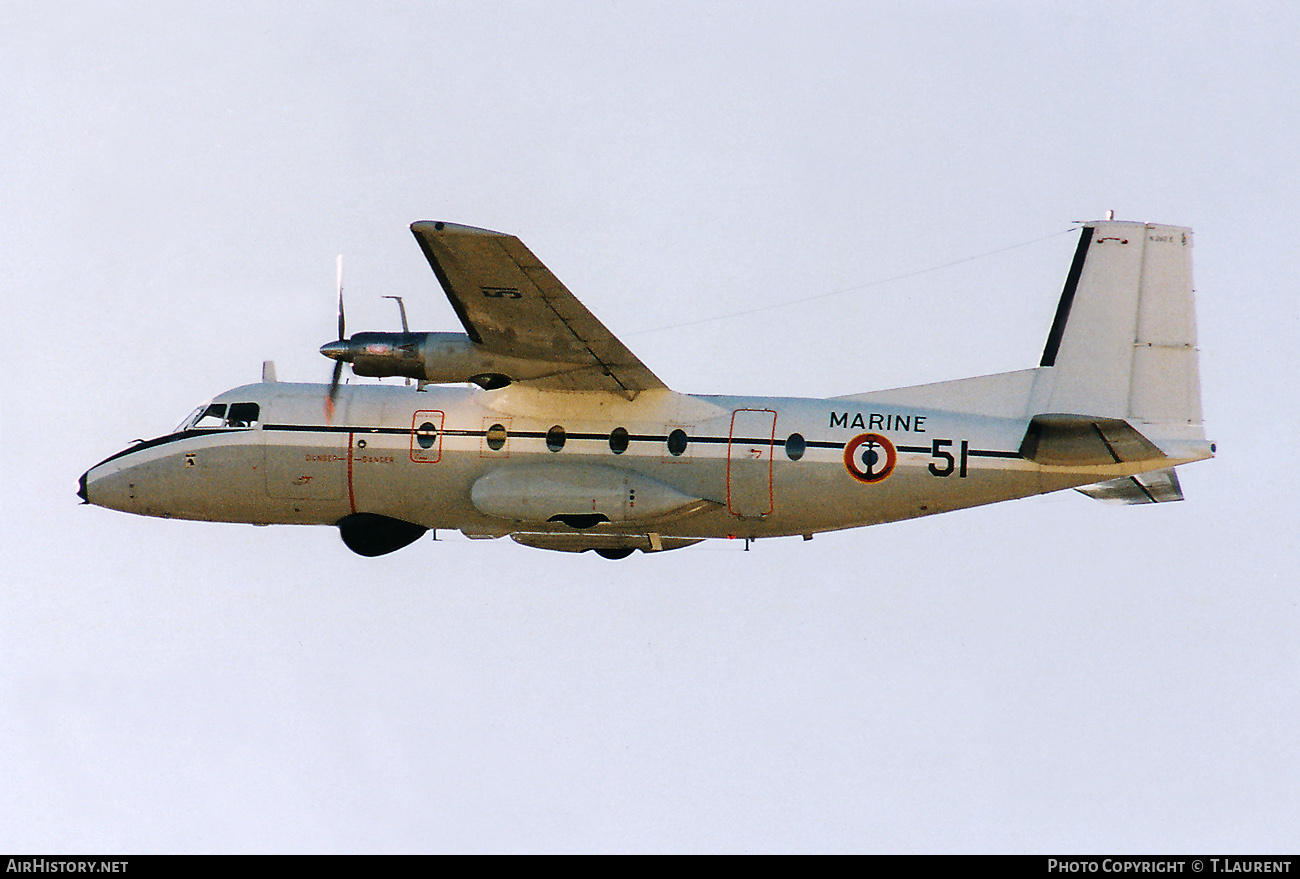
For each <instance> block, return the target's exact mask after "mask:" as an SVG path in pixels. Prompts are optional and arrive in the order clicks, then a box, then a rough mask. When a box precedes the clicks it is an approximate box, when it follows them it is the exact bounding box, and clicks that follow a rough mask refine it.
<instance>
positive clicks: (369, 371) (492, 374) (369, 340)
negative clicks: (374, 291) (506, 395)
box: [320, 333, 580, 390]
mask: <svg viewBox="0 0 1300 879" xmlns="http://www.w3.org/2000/svg"><path fill="white" fill-rule="evenodd" d="M320 353H322V354H324V355H325V356H326V357H329V358H331V359H333V360H341V361H343V362H345V363H351V364H352V371H353V372H354V373H356V374H357V375H364V376H370V377H373V378H382V377H384V376H390V375H393V376H397V375H400V376H405V377H406V378H414V379H419V380H421V381H426V382H430V383H432V384H453V383H457V382H473V383H474V384H477V385H479V386H480V387H484V388H487V389H488V390H491V389H493V388H501V387H505V386H506V385H508V384H510V383H511V382H515V381H523V380H524V379H530V378H541V377H542V376H545V375H551V374H553V373H555V372H557V371H563V369H564V367H563V366H562V365H560V366H557V364H555V363H554V362H551V361H540V360H528V359H526V358H522V357H509V356H506V355H501V354H493V353H491V352H490V351H487V350H485V349H484V348H483V346H481V345H478V344H475V343H474V341H473V340H471V339H470V337H469V336H467V335H465V334H464V333H357V334H356V335H354V336H353V337H352V338H350V339H340V340H338V341H336V342H330V343H328V344H326V345H322V346H321V349H320ZM579 366H580V365H579V364H574V368H575V369H576V368H579Z"/></svg>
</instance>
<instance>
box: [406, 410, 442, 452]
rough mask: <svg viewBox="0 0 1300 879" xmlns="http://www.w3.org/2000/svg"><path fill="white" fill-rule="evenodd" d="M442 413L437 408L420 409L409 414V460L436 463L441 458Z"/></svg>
mask: <svg viewBox="0 0 1300 879" xmlns="http://www.w3.org/2000/svg"><path fill="white" fill-rule="evenodd" d="M442 420H443V413H442V412H441V411H439V410H437V409H420V410H418V411H417V412H416V413H415V415H413V416H411V460H412V461H414V462H415V463H417V464H437V463H438V462H439V461H440V460H442Z"/></svg>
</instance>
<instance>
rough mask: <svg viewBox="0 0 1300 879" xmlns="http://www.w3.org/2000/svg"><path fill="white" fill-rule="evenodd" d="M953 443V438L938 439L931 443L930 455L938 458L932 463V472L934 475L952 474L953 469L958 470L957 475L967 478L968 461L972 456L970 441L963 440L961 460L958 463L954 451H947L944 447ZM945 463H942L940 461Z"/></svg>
mask: <svg viewBox="0 0 1300 879" xmlns="http://www.w3.org/2000/svg"><path fill="white" fill-rule="evenodd" d="M951 445H952V440H946V439H937V440H934V441H933V442H932V443H930V457H932V458H934V459H936V460H935V461H933V462H931V464H930V473H931V475H933V476H951V475H952V471H953V470H956V471H957V476H958V477H960V478H962V479H965V478H966V461H967V459H968V458H969V457H970V442H969V441H967V440H962V441H961V462H960V464H958V461H957V459H956V458H954V457H953V455H952V452H946V451H944V449H946V448H948V447H949V446H951ZM940 461H942V462H943V463H942V464H940V463H939V462H940Z"/></svg>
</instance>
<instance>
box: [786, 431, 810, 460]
mask: <svg viewBox="0 0 1300 879" xmlns="http://www.w3.org/2000/svg"><path fill="white" fill-rule="evenodd" d="M807 448H808V443H807V442H805V441H804V438H803V434H801V433H792V434H790V435H789V436H788V437H786V440H785V454H786V457H788V458H789V459H790V460H791V461H798V460H799V459H800V458H802V457H803V453H804V451H806V450H807Z"/></svg>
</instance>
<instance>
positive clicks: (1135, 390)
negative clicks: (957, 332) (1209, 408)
mask: <svg viewBox="0 0 1300 879" xmlns="http://www.w3.org/2000/svg"><path fill="white" fill-rule="evenodd" d="M1040 366H1041V367H1042V369H1040V374H1041V376H1042V378H1043V382H1042V384H1041V385H1039V387H1037V388H1036V393H1035V398H1036V399H1035V404H1036V405H1035V409H1036V411H1037V412H1039V413H1061V414H1067V413H1068V414H1077V415H1089V416H1101V417H1107V418H1122V419H1126V420H1128V421H1129V422H1130V423H1131V424H1133V425H1134V426H1136V427H1139V429H1141V426H1142V425H1153V426H1154V425H1160V428H1159V429H1153V430H1152V431H1151V433H1150V434H1148V435H1149V436H1151V438H1152V439H1153V440H1156V441H1157V442H1159V440H1158V439H1157V437H1166V436H1167V437H1169V438H1171V439H1173V438H1177V439H1193V438H1195V437H1199V436H1200V435H1201V432H1200V425H1201V391H1200V370H1199V365H1198V358H1197V351H1196V314H1195V304H1194V300H1193V293H1192V232H1191V230H1190V229H1185V228H1182V227H1179V226H1160V225H1155V224H1146V223H1126V222H1115V221H1105V222H1097V223H1090V224H1088V225H1087V226H1085V227H1084V229H1083V232H1082V234H1081V236H1080V239H1079V246H1078V248H1077V249H1076V250H1075V255H1074V261H1073V263H1072V264H1071V267H1070V273H1069V275H1068V276H1067V278H1066V284H1065V289H1064V291H1063V292H1062V294H1061V301H1060V304H1059V305H1058V307H1057V311H1056V317H1055V319H1054V321H1053V323H1052V330H1051V332H1050V333H1049V335H1048V340H1047V345H1046V347H1045V348H1044V350H1043V357H1042V361H1041V363H1040ZM1142 432H1143V433H1147V431H1146V430H1143V431H1142Z"/></svg>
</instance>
